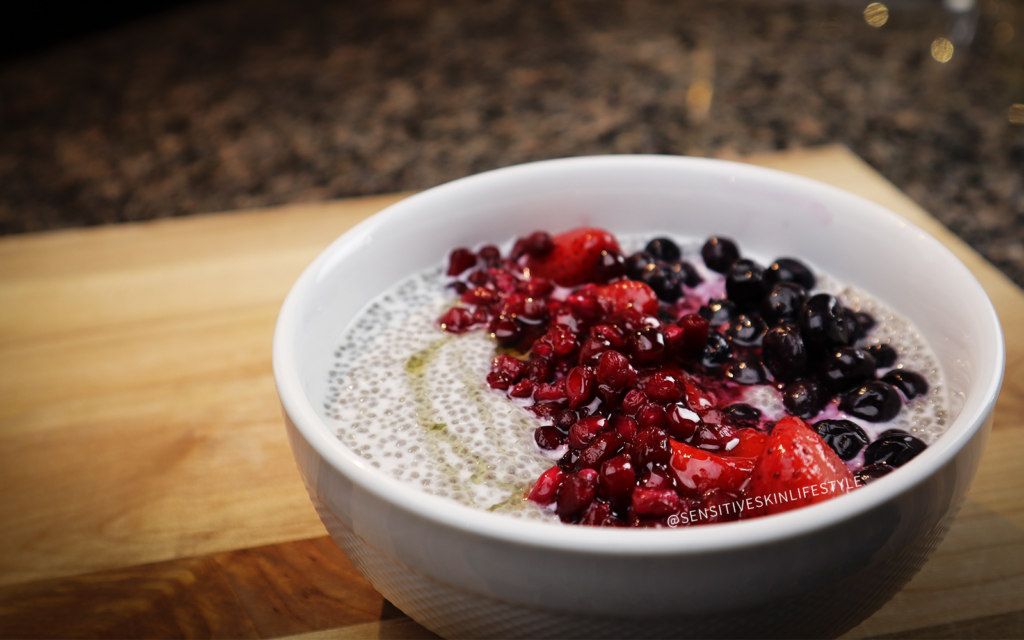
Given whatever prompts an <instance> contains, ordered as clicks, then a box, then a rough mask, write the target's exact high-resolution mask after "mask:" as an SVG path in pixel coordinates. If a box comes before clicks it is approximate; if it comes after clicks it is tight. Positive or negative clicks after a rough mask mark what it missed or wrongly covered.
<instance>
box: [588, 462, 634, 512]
mask: <svg viewBox="0 0 1024 640" xmlns="http://www.w3.org/2000/svg"><path fill="white" fill-rule="evenodd" d="M634 488H636V473H635V472H634V471H633V463H632V462H631V461H630V459H629V456H628V455H625V454H623V455H620V456H615V457H614V458H611V459H610V460H606V461H605V462H604V463H603V464H602V465H601V470H600V472H599V475H598V477H597V492H598V495H600V496H601V497H602V498H604V499H605V500H608V501H609V502H611V503H612V504H614V505H616V506H617V507H624V506H626V505H628V504H629V501H630V498H631V496H632V495H633V489H634Z"/></svg>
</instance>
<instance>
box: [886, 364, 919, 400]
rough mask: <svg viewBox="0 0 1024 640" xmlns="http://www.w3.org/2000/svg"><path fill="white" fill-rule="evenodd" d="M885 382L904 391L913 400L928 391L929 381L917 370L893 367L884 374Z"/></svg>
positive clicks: (908, 398)
mask: <svg viewBox="0 0 1024 640" xmlns="http://www.w3.org/2000/svg"><path fill="white" fill-rule="evenodd" d="M882 381H883V382H888V383H889V384H891V385H892V386H894V387H896V388H897V389H899V390H900V391H902V392H903V395H904V396H906V398H907V400H913V399H914V398H916V397H917V396H919V395H922V394H925V393H928V381H927V380H925V379H924V376H923V375H921V374H920V373H917V372H916V371H907V370H906V369H893V370H892V371H890V372H889V373H887V374H885V375H884V376H882Z"/></svg>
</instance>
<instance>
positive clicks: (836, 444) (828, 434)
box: [814, 420, 870, 460]
mask: <svg viewBox="0 0 1024 640" xmlns="http://www.w3.org/2000/svg"><path fill="white" fill-rule="evenodd" d="M814 430H815V431H817V432H818V435H819V436H821V439H822V440H824V441H825V444H827V445H828V446H830V447H832V450H833V451H835V452H836V455H837V456H839V458H840V459H841V460H853V459H854V458H856V457H857V454H858V453H860V450H861V449H863V448H864V447H865V446H866V445H867V444H868V442H870V439H869V438H868V434H866V433H864V430H863V429H861V428H860V427H859V426H857V424H856V423H855V422H850V421H849V420H822V421H820V422H815V423H814Z"/></svg>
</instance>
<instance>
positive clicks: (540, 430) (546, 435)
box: [533, 427, 562, 451]
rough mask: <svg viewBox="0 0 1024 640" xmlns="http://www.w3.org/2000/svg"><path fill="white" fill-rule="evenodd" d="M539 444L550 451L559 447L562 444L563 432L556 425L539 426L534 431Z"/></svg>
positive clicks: (534, 437) (534, 436)
mask: <svg viewBox="0 0 1024 640" xmlns="http://www.w3.org/2000/svg"><path fill="white" fill-rule="evenodd" d="M533 439H534V440H535V441H536V442H537V446H538V447H540V448H541V449H546V450H548V451H550V450H552V449H557V448H558V447H559V446H561V444H562V434H561V432H560V431H559V430H558V429H556V428H555V427H537V429H536V430H534V432H533Z"/></svg>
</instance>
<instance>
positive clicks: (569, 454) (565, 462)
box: [555, 447, 580, 473]
mask: <svg viewBox="0 0 1024 640" xmlns="http://www.w3.org/2000/svg"><path fill="white" fill-rule="evenodd" d="M579 457H580V452H579V450H578V449H573V448H571V447H570V448H569V450H568V451H566V452H565V455H564V456H562V457H561V458H559V459H558V462H556V463H555V464H557V465H558V468H559V469H561V470H562V471H565V472H566V473H570V472H572V471H575V470H576V459H577V458H579Z"/></svg>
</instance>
